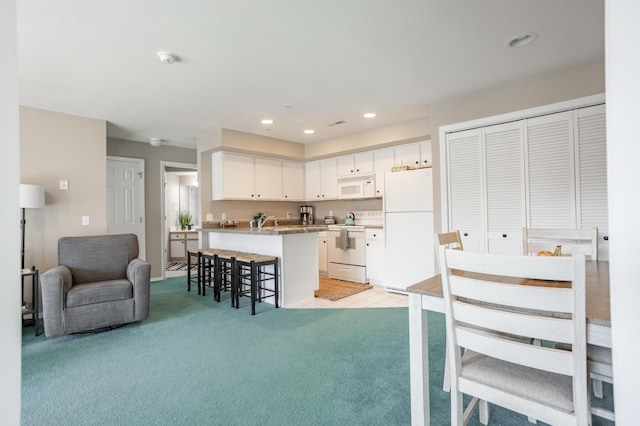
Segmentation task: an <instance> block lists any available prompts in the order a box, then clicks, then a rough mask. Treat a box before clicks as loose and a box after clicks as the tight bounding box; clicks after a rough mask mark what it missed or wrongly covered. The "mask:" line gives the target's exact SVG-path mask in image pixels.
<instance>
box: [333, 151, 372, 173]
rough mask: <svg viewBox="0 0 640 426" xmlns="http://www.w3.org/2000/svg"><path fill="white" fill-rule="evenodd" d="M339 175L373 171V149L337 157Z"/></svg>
mask: <svg viewBox="0 0 640 426" xmlns="http://www.w3.org/2000/svg"><path fill="white" fill-rule="evenodd" d="M336 160H337V163H338V177H345V176H353V175H359V174H366V173H373V151H367V152H359V153H357V154H351V155H342V156H340V157H337V159H336Z"/></svg>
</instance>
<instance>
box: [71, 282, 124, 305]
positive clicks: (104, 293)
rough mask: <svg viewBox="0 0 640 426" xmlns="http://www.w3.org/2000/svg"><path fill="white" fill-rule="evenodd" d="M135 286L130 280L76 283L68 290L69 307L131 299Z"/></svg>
mask: <svg viewBox="0 0 640 426" xmlns="http://www.w3.org/2000/svg"><path fill="white" fill-rule="evenodd" d="M132 297H133V286H132V285H131V282H129V280H113V281H100V282H97V283H86V284H78V285H74V286H73V287H72V288H71V289H70V290H69V291H68V292H67V307H68V308H70V307H73V306H82V305H90V304H92V303H100V302H109V301H112V300H122V299H131V298H132Z"/></svg>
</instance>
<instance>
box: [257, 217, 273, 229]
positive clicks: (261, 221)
mask: <svg viewBox="0 0 640 426" xmlns="http://www.w3.org/2000/svg"><path fill="white" fill-rule="evenodd" d="M268 220H276V217H275V216H260V219H258V229H262V225H264V223H265V222H266V221H268Z"/></svg>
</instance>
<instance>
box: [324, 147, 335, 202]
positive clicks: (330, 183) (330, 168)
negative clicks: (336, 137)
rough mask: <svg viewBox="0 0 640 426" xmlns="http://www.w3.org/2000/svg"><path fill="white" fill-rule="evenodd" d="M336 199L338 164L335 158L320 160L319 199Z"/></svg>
mask: <svg viewBox="0 0 640 426" xmlns="http://www.w3.org/2000/svg"><path fill="white" fill-rule="evenodd" d="M337 198H338V164H337V161H336V158H335V157H334V158H325V159H324V160H320V199H322V200H335V199H337Z"/></svg>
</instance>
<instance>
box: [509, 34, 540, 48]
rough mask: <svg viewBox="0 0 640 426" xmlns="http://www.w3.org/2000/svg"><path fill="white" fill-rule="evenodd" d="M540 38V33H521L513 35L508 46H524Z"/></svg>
mask: <svg viewBox="0 0 640 426" xmlns="http://www.w3.org/2000/svg"><path fill="white" fill-rule="evenodd" d="M537 38H538V34H536V33H526V34H520V35H517V36H515V37H513V38H512V39H511V40H509V41H508V42H507V46H509V47H524V46H527V45H529V44H531V43H533V42H534V41H536V39H537Z"/></svg>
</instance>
